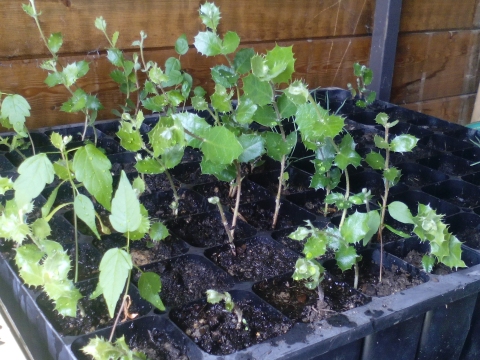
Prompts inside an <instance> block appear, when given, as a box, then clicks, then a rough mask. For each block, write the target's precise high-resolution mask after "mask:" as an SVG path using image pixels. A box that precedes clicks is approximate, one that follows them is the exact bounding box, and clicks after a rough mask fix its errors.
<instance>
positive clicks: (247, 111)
mask: <svg viewBox="0 0 480 360" xmlns="http://www.w3.org/2000/svg"><path fill="white" fill-rule="evenodd" d="M255 111H257V105H255V104H254V103H253V101H252V100H251V99H249V98H245V97H242V98H241V99H240V104H239V105H238V107H237V108H236V109H235V112H234V114H233V117H234V119H235V121H236V122H238V123H239V124H242V125H249V124H251V123H252V121H253V115H254V114H255Z"/></svg>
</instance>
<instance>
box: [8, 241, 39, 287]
mask: <svg viewBox="0 0 480 360" xmlns="http://www.w3.org/2000/svg"><path fill="white" fill-rule="evenodd" d="M44 256H45V253H44V252H43V251H41V250H40V249H39V248H38V247H37V246H36V245H34V244H27V245H23V246H20V247H18V248H17V252H16V255H15V263H16V264H17V266H18V268H19V273H20V276H21V277H22V279H23V280H24V281H25V282H26V283H27V284H28V285H30V286H42V285H43V283H44V281H43V276H42V268H41V266H40V264H38V262H39V261H40V260H41V259H42V258H43V257H44Z"/></svg>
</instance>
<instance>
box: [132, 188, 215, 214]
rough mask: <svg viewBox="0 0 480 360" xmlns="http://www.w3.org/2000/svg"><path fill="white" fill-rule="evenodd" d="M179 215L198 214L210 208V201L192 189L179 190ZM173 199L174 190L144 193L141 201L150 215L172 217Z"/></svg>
mask: <svg viewBox="0 0 480 360" xmlns="http://www.w3.org/2000/svg"><path fill="white" fill-rule="evenodd" d="M178 196H179V197H180V199H179V201H178V215H177V216H185V215H190V214H197V213H200V212H203V211H205V210H206V209H207V208H208V203H207V201H206V200H205V199H203V198H202V197H201V196H200V195H198V194H196V193H194V192H193V191H190V190H183V191H182V190H181V191H179V192H178ZM172 201H173V191H162V192H156V193H153V194H150V195H143V196H142V197H141V198H140V202H141V203H142V204H143V205H144V206H145V208H146V209H147V210H148V214H149V215H150V217H153V218H157V219H170V218H172V217H175V215H174V214H173V211H172V209H171V208H170V204H171V203H172Z"/></svg>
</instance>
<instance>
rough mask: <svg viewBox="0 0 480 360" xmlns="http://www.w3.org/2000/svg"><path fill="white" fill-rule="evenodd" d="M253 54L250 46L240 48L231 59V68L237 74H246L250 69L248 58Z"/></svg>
mask: <svg viewBox="0 0 480 360" xmlns="http://www.w3.org/2000/svg"><path fill="white" fill-rule="evenodd" d="M253 55H255V51H254V50H253V49H252V48H245V49H240V50H238V52H237V53H236V54H235V58H234V59H233V68H234V69H235V71H236V72H237V73H239V74H246V73H247V72H249V71H250V69H251V64H250V59H251V58H252V57H253Z"/></svg>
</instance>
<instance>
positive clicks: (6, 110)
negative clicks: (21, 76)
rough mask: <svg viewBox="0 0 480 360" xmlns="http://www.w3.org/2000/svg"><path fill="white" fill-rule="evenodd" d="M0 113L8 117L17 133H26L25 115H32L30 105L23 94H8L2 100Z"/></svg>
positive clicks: (3, 116)
mask: <svg viewBox="0 0 480 360" xmlns="http://www.w3.org/2000/svg"><path fill="white" fill-rule="evenodd" d="M0 113H1V117H2V118H8V122H9V123H10V125H11V126H12V127H13V129H14V130H15V131H16V132H17V133H19V134H23V133H24V126H25V117H26V116H30V105H29V104H28V101H27V100H26V99H25V98H24V97H23V96H21V95H17V94H13V95H7V96H6V97H5V98H4V99H3V101H2V107H1V110H0Z"/></svg>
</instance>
